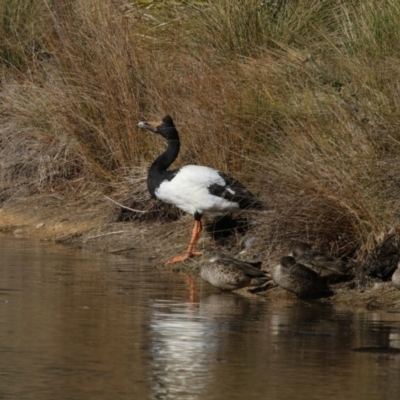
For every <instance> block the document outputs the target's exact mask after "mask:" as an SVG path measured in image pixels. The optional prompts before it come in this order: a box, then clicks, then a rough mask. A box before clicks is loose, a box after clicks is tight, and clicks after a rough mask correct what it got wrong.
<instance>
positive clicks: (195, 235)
mask: <svg viewBox="0 0 400 400" xmlns="http://www.w3.org/2000/svg"><path fill="white" fill-rule="evenodd" d="M202 230H203V226H202V224H201V220H200V219H195V221H194V226H193V230H192V236H191V238H190V243H189V247H188V249H187V250H186V253H184V254H181V255H179V256H175V257H172V258H171V259H169V260H168V261H166V262H165V265H170V264H175V263H178V262H181V261H185V260H187V259H188V258H191V257H194V256H201V255H202V254H203V253H202V252H201V251H196V244H197V242H198V241H199V238H200V234H201V231H202Z"/></svg>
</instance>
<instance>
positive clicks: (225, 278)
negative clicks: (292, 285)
mask: <svg viewBox="0 0 400 400" xmlns="http://www.w3.org/2000/svg"><path fill="white" fill-rule="evenodd" d="M261 265H262V262H261V261H259V262H258V261H257V262H248V261H242V260H239V259H237V258H233V257H230V256H228V255H227V254H224V253H221V252H214V253H213V254H212V255H211V257H210V258H209V259H208V260H207V261H206V262H204V263H203V264H202V265H201V272H200V276H201V277H202V279H203V280H205V281H206V282H208V283H209V284H210V285H212V286H215V287H216V288H218V289H220V290H222V291H232V290H237V289H242V288H244V287H258V286H261V285H263V284H265V283H267V282H268V281H270V280H271V278H270V277H269V276H268V275H267V274H266V272H265V271H263V270H262V269H261Z"/></svg>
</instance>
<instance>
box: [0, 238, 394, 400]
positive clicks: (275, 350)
mask: <svg viewBox="0 0 400 400" xmlns="http://www.w3.org/2000/svg"><path fill="white" fill-rule="evenodd" d="M0 249H1V250H0V251H1V256H0V266H1V269H0V399H18V400H23V399H35V400H36V399H37V400H43V399H57V400H60V399H61V400H62V399H96V400H97V399H185V400H186V399H207V400H213V399H221V400H223V399H269V400H274V399H285V400H286V399H308V400H309V399H341V398H346V399H363V400H370V399H379V400H382V399H395V398H399V396H400V354H381V353H359V352H354V351H351V349H352V348H354V347H360V346H389V345H390V346H392V347H399V348H400V314H395V313H388V312H383V311H382V312H367V311H358V312H356V311H349V310H340V309H338V308H333V307H329V306H321V305H320V304H319V303H305V302H300V301H295V302H293V303H287V304H268V302H266V301H265V300H263V299H258V298H256V299H254V298H247V297H243V296H240V295H235V294H224V293H222V294H221V293H218V292H217V291H216V290H214V288H212V287H210V286H208V285H207V284H202V283H201V281H197V292H196V298H195V299H194V298H193V295H191V294H190V291H189V286H188V281H187V277H186V276H185V275H179V274H172V273H166V272H163V271H157V270H156V269H155V268H154V267H152V266H151V265H145V264H141V263H140V262H136V263H135V262H134V261H131V260H125V259H123V258H119V257H115V256H107V255H104V254H101V255H98V254H93V253H89V252H86V251H80V250H74V249H69V248H66V247H62V246H56V245H54V244H49V243H44V242H37V241H32V240H24V239H16V238H5V237H0Z"/></svg>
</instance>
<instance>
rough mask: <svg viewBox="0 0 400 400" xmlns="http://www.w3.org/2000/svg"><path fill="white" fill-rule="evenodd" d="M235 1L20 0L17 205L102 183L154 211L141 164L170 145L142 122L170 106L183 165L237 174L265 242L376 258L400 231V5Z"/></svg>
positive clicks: (12, 164)
mask: <svg viewBox="0 0 400 400" xmlns="http://www.w3.org/2000/svg"><path fill="white" fill-rule="evenodd" d="M233 3H235V2H233ZM233 3H232V2H228V1H220V2H197V3H195V2H194V4H196V5H195V6H193V7H192V6H188V5H186V6H183V5H179V4H178V3H177V2H175V3H174V5H170V4H167V3H166V2H163V4H161V5H160V3H159V2H151V1H150V2H148V1H147V2H139V3H135V2H131V1H127V0H126V1H124V0H114V1H105V0H104V1H103V0H102V1H98V0H97V1H94V0H93V1H92V0H68V1H67V0H60V1H57V2H52V1H49V0H43V1H42V2H41V3H40V4H41V6H40V7H38V6H34V5H33V4H34V3H33V2H32V3H29V6H30V7H32V8H31V10H30V9H29V7H28V6H26V4H27V3H24V2H23V1H22V0H6V1H5V2H4V3H3V4H8V6H9V8H8V10H7V13H8V14H7V18H8V21H13V24H11V25H12V29H9V27H10V23H8V24H6V23H5V21H6V20H5V19H4V18H3V25H2V27H1V28H0V29H1V30H2V37H3V40H2V42H0V45H1V48H0V55H1V60H0V73H1V80H2V86H1V91H0V99H1V100H0V118H1V126H0V155H1V166H2V167H1V170H0V182H1V185H2V187H3V191H2V198H3V199H6V198H7V197H8V196H10V195H11V194H15V193H16V192H17V190H22V189H23V188H26V187H28V188H29V191H35V190H36V191H46V190H50V188H53V189H54V187H57V188H58V190H61V187H63V188H64V190H76V186H77V185H82V184H83V183H82V182H84V181H95V182H97V183H98V185H99V187H101V186H103V187H104V190H105V191H106V192H107V193H108V194H109V193H112V192H113V191H117V192H118V193H119V195H118V196H119V197H118V199H119V200H125V201H126V203H129V204H126V205H128V206H130V207H133V208H140V207H139V206H140V205H142V206H143V207H146V206H148V204H146V200H145V190H144V185H143V183H144V182H143V181H140V182H138V181H135V179H134V178H133V177H132V176H133V175H132V172H131V171H132V168H136V167H141V166H143V164H148V163H149V162H150V161H151V160H152V159H154V157H155V156H156V155H157V154H158V153H159V152H161V151H162V149H163V146H164V144H163V143H162V141H161V140H159V138H156V137H154V136H151V135H147V134H144V133H143V132H139V131H138V129H137V127H136V125H137V122H138V120H140V119H141V118H148V119H153V118H160V117H162V116H163V115H165V114H167V113H169V114H171V115H172V116H173V117H174V119H175V122H176V125H177V127H178V129H179V131H180V133H181V138H182V142H183V147H182V152H181V155H180V156H179V158H178V160H177V165H180V164H184V163H201V164H205V165H210V166H214V167H216V168H219V169H221V170H223V171H225V172H228V173H230V174H232V175H233V176H235V177H237V178H238V179H240V180H242V181H243V182H244V183H246V185H247V186H249V187H250V188H251V189H252V190H253V191H254V192H255V193H257V194H258V195H259V196H260V197H262V198H263V199H264V200H265V201H266V202H267V203H268V204H269V205H270V206H271V208H273V209H274V210H275V211H274V213H273V214H270V215H269V216H268V218H267V219H266V220H265V221H264V222H267V221H268V224H265V223H264V224H260V227H259V229H258V232H259V234H260V235H262V236H263V237H264V238H265V243H268V244H269V245H270V244H271V242H272V243H287V244H289V243H291V242H293V241H296V240H299V239H301V240H307V241H310V242H314V243H317V244H320V245H322V247H324V248H326V249H327V250H331V251H333V252H335V253H337V254H341V255H343V254H346V255H353V256H358V258H359V259H360V260H361V259H365V258H366V257H367V256H366V254H369V253H368V252H370V251H372V250H373V249H374V248H375V247H376V246H377V245H378V244H380V243H382V241H383V240H384V238H385V237H387V235H388V234H389V232H393V231H396V230H397V229H398V226H399V222H400V214H399V205H398V201H397V198H398V196H399V193H400V180H399V178H398V176H399V174H398V172H400V162H399V160H400V146H399V144H400V134H399V129H398V126H399V123H398V121H399V109H400V107H399V103H400V95H399V94H400V90H399V84H398V79H397V76H399V72H400V71H399V69H400V67H399V66H400V62H399V61H400V60H399V55H398V54H399V52H398V46H399V45H398V43H400V40H399V39H400V33H399V29H398V26H400V6H399V5H398V4H397V2H396V1H394V0H390V1H388V2H385V4H386V8H385V7H382V8H379V10H378V9H376V7H374V8H371V7H370V6H369V5H368V4H366V3H365V2H363V1H358V0H354V1H350V2H342V1H335V2H315V1H311V0H310V1H303V2H300V1H293V2H285V1H277V2H269V1H267V2H263V3H261V2H256V1H253V0H247V1H244V2H236V3H235V4H233ZM23 4H25V5H24V6H23ZM37 4H38V3H37ZM143 4H144V5H143ZM261 4H264V6H261ZM4 10H5V9H4V6H3V9H2V10H1V12H2V14H0V15H2V16H3V17H4V15H5V11H4ZM29 11H31V13H30V12H29ZM22 15H23V16H24V18H21V16H22ZM29 18H31V19H29ZM33 18H34V19H35V20H40V21H41V24H40V26H39V28H38V27H37V25H35V29H34V30H33V29H31V30H26V28H24V30H23V35H17V33H19V30H20V29H22V28H21V27H22V26H24V27H26V26H30V25H29V21H30V20H32V19H33ZM19 21H20V22H19ZM21 21H22V22H23V23H22V22H21ZM27 21H28V22H27ZM7 27H8V28H7ZM21 32H22V31H21ZM17 38H19V39H18V40H17ZM33 43H34V44H35V45H32V44H33ZM140 179H143V177H142V178H140ZM57 185H58V186H57ZM121 187H124V190H125V191H126V192H124V191H120V190H119V189H118V188H121ZM74 188H75V189H74ZM129 188H132V189H129ZM128 189H129V190H128ZM24 190H25V189H24ZM157 212H161V214H162V213H163V212H164V211H163V209H160V210H158V211H157ZM157 212H156V213H155V215H158V216H159V215H160V214H157ZM165 212H166V213H167V214H168V215H169V213H170V210H166V211H165ZM175 217H176V215H174V213H173V212H172V214H171V218H175ZM121 218H122V217H121ZM124 218H125V217H124ZM393 262H394V261H393Z"/></svg>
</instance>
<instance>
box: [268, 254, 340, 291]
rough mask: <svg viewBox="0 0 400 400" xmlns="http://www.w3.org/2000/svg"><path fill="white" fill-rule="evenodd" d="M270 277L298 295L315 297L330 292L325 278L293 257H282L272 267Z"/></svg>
mask: <svg viewBox="0 0 400 400" xmlns="http://www.w3.org/2000/svg"><path fill="white" fill-rule="evenodd" d="M272 279H273V280H274V281H275V283H276V284H278V285H279V286H280V287H281V288H283V289H285V290H287V291H289V292H291V293H294V294H295V295H297V296H299V297H317V296H320V297H322V296H327V295H330V294H332V292H331V290H330V289H329V287H328V285H327V283H326V279H325V278H322V277H321V276H319V275H318V274H317V273H316V272H315V271H313V270H312V269H310V268H307V267H306V266H304V265H302V264H300V263H297V262H296V260H295V259H294V258H293V257H290V256H287V257H282V259H281V261H280V263H279V264H278V265H276V266H275V267H274V268H273V269H272Z"/></svg>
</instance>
